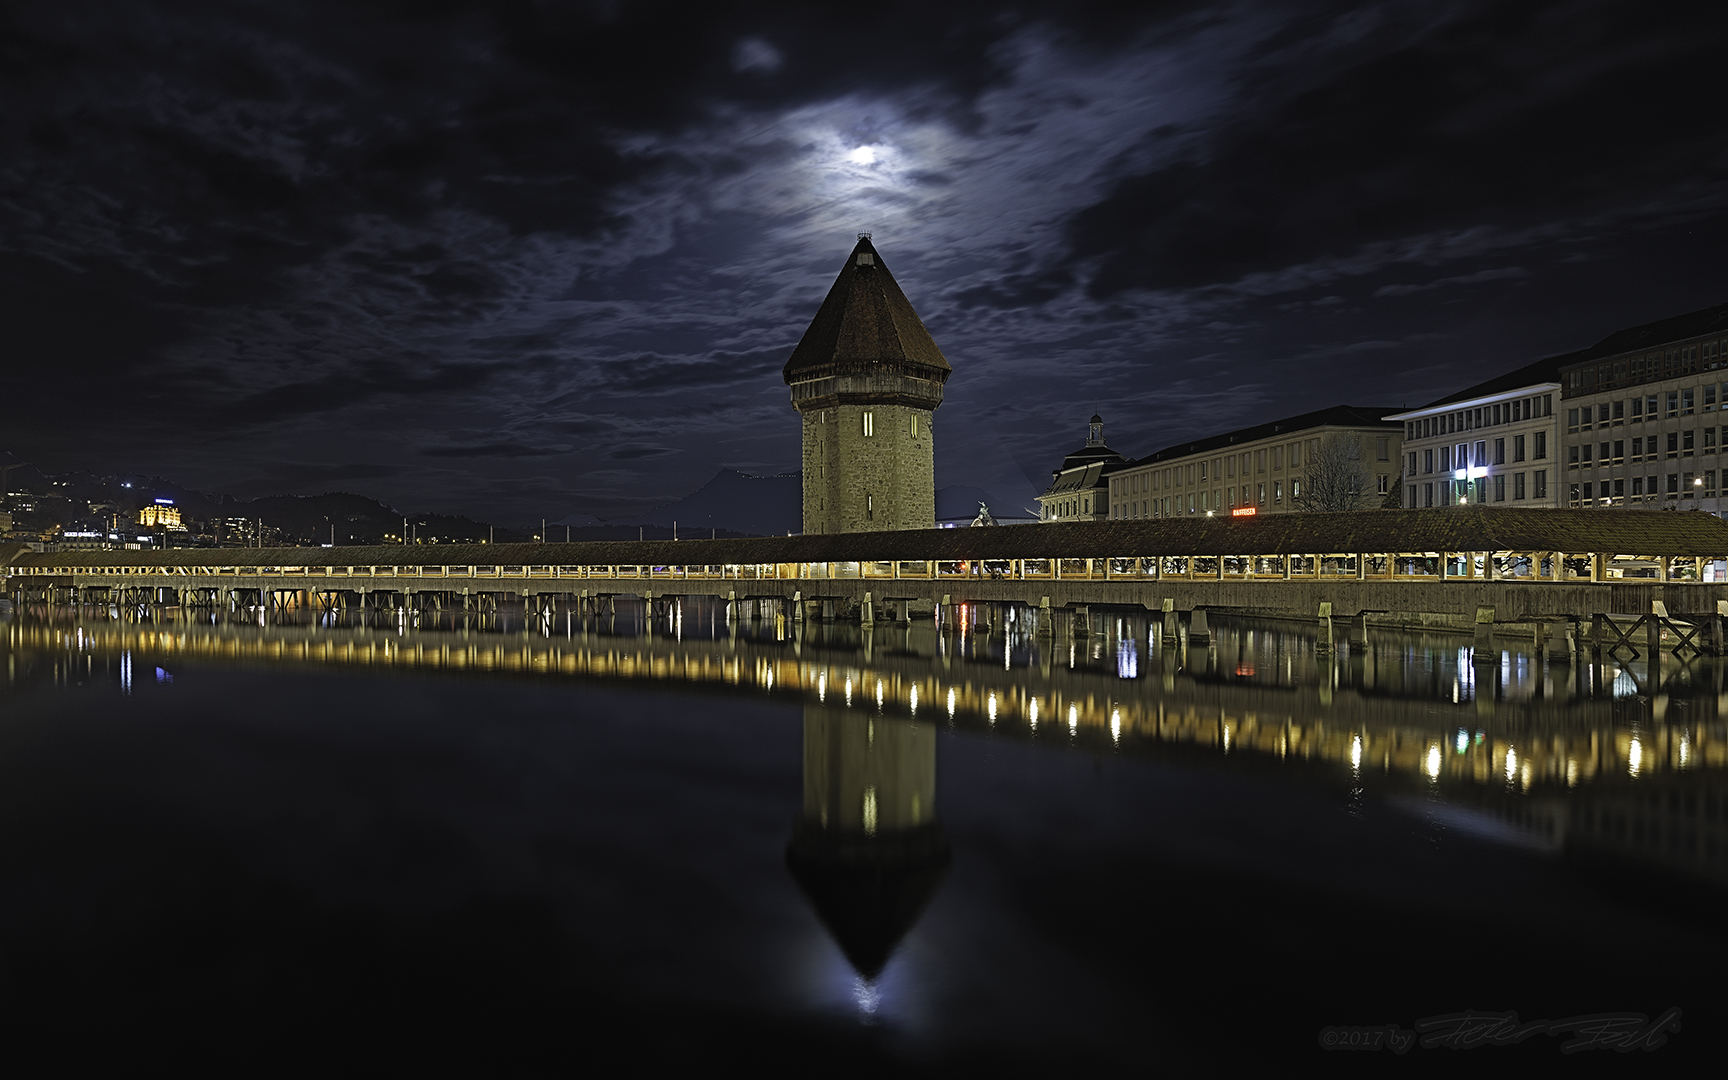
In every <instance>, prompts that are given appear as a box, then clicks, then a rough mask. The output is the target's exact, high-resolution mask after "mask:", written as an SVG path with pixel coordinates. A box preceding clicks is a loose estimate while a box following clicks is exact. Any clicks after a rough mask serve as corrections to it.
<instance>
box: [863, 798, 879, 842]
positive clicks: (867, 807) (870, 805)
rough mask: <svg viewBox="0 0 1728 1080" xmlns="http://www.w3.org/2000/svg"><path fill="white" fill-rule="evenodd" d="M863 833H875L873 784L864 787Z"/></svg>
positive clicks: (873, 834)
mask: <svg viewBox="0 0 1728 1080" xmlns="http://www.w3.org/2000/svg"><path fill="white" fill-rule="evenodd" d="M863 817H864V835H865V836H875V835H876V788H875V786H874V785H872V786H870V787H867V788H865V789H864V807H863Z"/></svg>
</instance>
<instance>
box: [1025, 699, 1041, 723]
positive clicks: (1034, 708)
mask: <svg viewBox="0 0 1728 1080" xmlns="http://www.w3.org/2000/svg"><path fill="white" fill-rule="evenodd" d="M1026 715H1027V717H1028V718H1030V719H1031V721H1032V730H1033V731H1037V730H1038V699H1037V698H1033V699H1032V704H1031V706H1029V707H1028V708H1027V710H1026Z"/></svg>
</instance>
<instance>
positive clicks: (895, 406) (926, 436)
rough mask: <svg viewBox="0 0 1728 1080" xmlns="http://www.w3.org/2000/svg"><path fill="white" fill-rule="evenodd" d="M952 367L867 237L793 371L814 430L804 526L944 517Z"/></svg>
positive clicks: (807, 457)
mask: <svg viewBox="0 0 1728 1080" xmlns="http://www.w3.org/2000/svg"><path fill="white" fill-rule="evenodd" d="M951 373H952V369H951V368H950V367H949V366H948V361H947V360H946V359H945V358H944V357H943V356H942V350H941V349H939V348H937V347H936V342H935V341H933V340H932V339H931V337H930V332H929V331H928V330H926V329H924V323H923V322H922V321H920V320H919V318H918V313H917V312H915V311H913V310H912V305H911V303H910V302H909V301H907V299H906V294H905V293H903V292H901V291H900V286H899V285H897V284H895V281H894V276H893V275H892V274H890V273H889V272H888V267H887V266H886V265H885V264H884V263H883V262H882V257H881V255H879V254H878V253H877V251H876V249H875V248H874V247H873V246H871V243H870V237H869V234H867V233H865V234H860V235H859V237H858V246H857V247H855V248H853V249H852V254H851V255H850V256H849V257H848V258H847V260H846V266H845V268H844V269H842V270H841V271H840V276H839V277H838V278H836V279H835V281H834V286H833V287H832V288H831V289H829V290H828V296H827V298H826V299H825V300H823V301H822V306H821V307H820V308H819V309H817V312H816V318H815V319H813V320H812V321H811V323H810V328H809V329H808V330H805V331H804V337H803V338H802V339H801V340H800V341H799V342H798V347H797V348H796V349H794V350H793V351H792V356H791V358H790V359H789V360H787V361H786V367H785V370H784V371H783V372H782V374H783V376H784V377H785V379H786V383H787V385H788V386H790V387H791V388H792V407H793V408H795V409H797V410H798V412H799V414H800V415H801V416H802V419H803V427H804V454H803V468H804V481H803V486H804V531H805V532H806V533H841V532H867V531H871V530H875V529H929V528H934V527H935V524H936V472H935V461H936V457H935V448H934V433H933V432H932V431H931V420H932V417H933V414H934V413H935V411H936V408H937V406H939V405H941V404H942V384H943V383H945V382H947V381H948V376H949V375H950V374H951Z"/></svg>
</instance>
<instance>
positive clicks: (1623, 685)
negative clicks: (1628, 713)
mask: <svg viewBox="0 0 1728 1080" xmlns="http://www.w3.org/2000/svg"><path fill="white" fill-rule="evenodd" d="M1610 692H1611V693H1612V694H1613V695H1614V696H1615V697H1617V698H1634V697H1637V696H1638V680H1637V679H1634V678H1633V677H1632V673H1631V672H1630V671H1624V670H1622V671H1619V672H1616V673H1615V675H1614V681H1613V683H1611V684H1610Z"/></svg>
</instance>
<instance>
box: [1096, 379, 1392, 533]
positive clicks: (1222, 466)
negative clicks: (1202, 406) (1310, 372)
mask: <svg viewBox="0 0 1728 1080" xmlns="http://www.w3.org/2000/svg"><path fill="white" fill-rule="evenodd" d="M1391 411H1392V410H1391V409H1390V408H1362V407H1358V406H1354V405H1334V406H1332V407H1331V408H1329V409H1321V410H1319V411H1318V412H1311V413H1303V414H1301V415H1299V416H1290V417H1285V418H1284V419H1282V420H1274V421H1271V422H1270V423H1265V424H1257V425H1255V426H1253V427H1246V428H1239V429H1237V430H1235V431H1227V432H1225V433H1223V434H1222V435H1214V436H1211V437H1210V438H1205V439H1198V440H1195V441H1192V442H1187V443H1182V444H1179V445H1177V446H1171V447H1167V448H1165V449H1163V450H1160V451H1158V452H1157V453H1156V454H1153V455H1151V456H1150V457H1144V458H1137V459H1136V460H1134V461H1133V462H1130V463H1128V464H1127V465H1125V466H1123V467H1121V468H1119V469H1117V470H1115V471H1114V472H1113V473H1112V474H1111V475H1110V476H1109V493H1108V499H1109V507H1110V517H1112V518H1144V517H1173V516H1177V515H1187V514H1217V513H1255V514H1265V513H1282V512H1285V511H1290V510H1304V509H1316V508H1324V509H1333V508H1338V507H1339V506H1340V505H1341V504H1339V503H1336V502H1332V501H1329V502H1328V504H1327V505H1325V506H1323V507H1322V506H1317V504H1316V499H1315V497H1314V495H1315V485H1316V484H1317V483H1319V484H1321V485H1323V486H1328V487H1331V488H1337V487H1338V486H1339V485H1338V480H1339V479H1340V477H1338V476H1336V475H1326V476H1324V477H1322V476H1321V475H1320V473H1321V472H1322V471H1324V472H1325V473H1327V474H1335V473H1338V472H1339V471H1347V472H1348V474H1349V475H1348V477H1345V478H1344V479H1347V480H1348V483H1347V485H1346V487H1347V491H1346V494H1347V495H1348V496H1349V497H1348V498H1347V499H1346V500H1345V501H1347V502H1349V503H1351V504H1354V505H1363V506H1377V505H1380V504H1381V503H1382V502H1384V501H1385V500H1386V499H1387V497H1388V496H1390V497H1391V498H1393V499H1394V500H1395V499H1396V498H1397V496H1398V494H1399V491H1398V478H1399V471H1400V462H1401V459H1402V457H1403V452H1402V451H1403V446H1402V443H1403V433H1404V425H1403V424H1401V423H1395V422H1391V421H1388V420H1385V419H1382V418H1383V417H1384V416H1385V415H1386V414H1387V413H1389V412H1391ZM1329 494H1332V492H1329Z"/></svg>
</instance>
